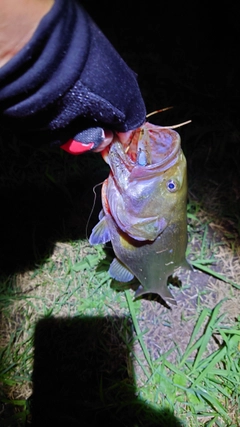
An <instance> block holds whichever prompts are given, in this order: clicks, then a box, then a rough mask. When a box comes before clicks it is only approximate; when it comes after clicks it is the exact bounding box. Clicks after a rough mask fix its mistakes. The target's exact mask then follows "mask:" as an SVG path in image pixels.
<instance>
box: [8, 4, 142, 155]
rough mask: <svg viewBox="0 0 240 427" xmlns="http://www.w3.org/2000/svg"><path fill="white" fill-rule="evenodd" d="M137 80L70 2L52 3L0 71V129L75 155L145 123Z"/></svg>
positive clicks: (83, 14) (90, 23) (91, 24)
mask: <svg viewBox="0 0 240 427" xmlns="http://www.w3.org/2000/svg"><path fill="white" fill-rule="evenodd" d="M145 116H146V111H145V105H144V102H143V99H142V96H141V93H140V89H139V86H138V84H137V80H136V75H135V74H134V72H133V71H132V70H130V68H129V67H128V66H127V65H126V63H125V62H124V61H123V60H122V58H121V57H120V56H119V55H118V53H117V52H116V51H115V50H114V48H113V47H112V45H111V44H110V43H109V41H108V40H107V39H106V38H105V37H104V35H103V34H102V33H101V31H100V30H99V29H98V27H97V26H96V25H95V23H94V22H93V21H92V20H91V18H90V17H89V16H88V14H87V13H86V11H85V10H84V9H83V8H81V7H80V6H79V5H78V3H76V2H75V1H74V0H56V1H55V3H54V5H53V7H52V8H51V10H50V11H49V12H48V13H47V14H46V15H45V16H44V17H43V19H42V20H41V22H40V24H39V25H38V27H37V29H36V31H35V32H34V34H33V36H32V38H31V40H30V41H29V42H28V43H27V44H26V45H25V46H24V47H23V48H22V49H21V50H20V51H19V52H18V53H17V54H16V55H15V56H14V57H13V58H12V59H11V60H10V61H9V62H7V63H6V64H5V65H4V66H3V67H2V68H0V127H3V128H4V129H9V131H10V130H14V133H15V134H18V135H20V136H21V137H26V138H30V139H31V141H32V143H36V141H38V140H43V139H44V141H46V140H47V141H48V140H49V141H50V142H51V141H56V140H57V141H59V144H60V145H61V146H62V148H63V149H65V150H67V151H69V152H71V153H73V154H80V153H82V152H84V151H88V150H89V149H90V150H94V151H99V150H101V149H102V148H104V146H105V145H106V144H107V143H109V142H111V140H112V137H113V133H115V132H127V131H130V130H132V129H136V128H137V127H139V126H141V125H142V123H143V122H144V121H145Z"/></svg>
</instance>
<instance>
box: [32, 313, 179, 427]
mask: <svg viewBox="0 0 240 427" xmlns="http://www.w3.org/2000/svg"><path fill="white" fill-rule="evenodd" d="M131 331H132V325H131V322H130V319H128V318H125V317H122V318H119V317H110V316H109V317H95V318H93V317H75V318H69V317H66V318H53V317H50V318H45V319H42V320H40V321H39V322H38V324H37V325H36V330H35V337H34V347H35V352H34V368H33V376H32V379H33V394H32V397H31V398H30V401H31V413H32V423H31V425H32V427H42V426H44V427H55V426H57V427H60V426H68V427H74V426H83V427H85V426H88V427H91V426H96V427H99V426H100V425H104V426H105V427H108V426H115V427H118V426H119V427H120V426H127V427H133V426H144V427H155V426H156V427H157V426H158V427H166V426H168V427H181V426H183V425H184V424H183V422H182V421H180V420H179V419H177V418H176V417H175V416H174V414H173V413H172V412H171V411H170V410H169V409H168V408H167V406H166V407H165V405H163V407H160V408H159V410H158V409H156V408H153V407H151V405H150V404H149V403H147V402H146V401H143V400H142V399H141V398H140V397H139V396H138V395H137V388H136V384H135V383H134V371H133V366H132V363H131V351H132V343H133V336H132V332H131Z"/></svg>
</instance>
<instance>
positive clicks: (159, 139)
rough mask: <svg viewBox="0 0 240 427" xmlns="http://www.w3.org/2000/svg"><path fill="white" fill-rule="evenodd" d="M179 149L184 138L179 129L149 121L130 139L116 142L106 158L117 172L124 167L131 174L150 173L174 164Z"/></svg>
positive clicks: (161, 170) (106, 154)
mask: <svg viewBox="0 0 240 427" xmlns="http://www.w3.org/2000/svg"><path fill="white" fill-rule="evenodd" d="M180 151H181V138H180V135H179V134H178V133H177V132H176V131H174V130H172V129H166V128H162V127H160V126H156V125H152V124H150V123H147V124H145V125H144V126H142V127H141V128H139V129H137V130H136V131H135V133H134V134H133V138H132V139H131V141H130V142H128V143H125V144H122V143H121V142H119V141H118V140H117V141H115V142H113V143H112V144H111V145H110V147H109V151H108V153H106V152H105V155H104V160H105V161H106V162H107V163H108V164H109V166H110V167H111V169H112V171H113V172H114V173H118V172H119V171H120V170H121V172H123V169H124V168H125V172H126V170H127V171H128V173H129V174H130V173H131V172H133V171H134V175H135V174H137V175H138V174H139V173H141V174H143V173H144V174H145V173H147V174H151V173H155V172H156V170H157V172H158V173H159V172H164V171H165V170H167V169H169V168H170V167H172V166H173V165H174V164H175V163H176V162H177V160H178V154H179V153H180ZM139 169H140V170H139ZM140 171H141V172H140ZM143 171H144V172H143Z"/></svg>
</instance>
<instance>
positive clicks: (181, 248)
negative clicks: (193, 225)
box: [110, 219, 187, 304]
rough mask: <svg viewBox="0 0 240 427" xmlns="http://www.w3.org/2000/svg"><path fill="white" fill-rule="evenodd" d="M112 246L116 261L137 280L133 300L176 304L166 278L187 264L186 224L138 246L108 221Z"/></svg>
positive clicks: (172, 226)
mask: <svg viewBox="0 0 240 427" xmlns="http://www.w3.org/2000/svg"><path fill="white" fill-rule="evenodd" d="M111 221H112V224H111V226H110V230H111V242H112V245H113V249H114V252H115V254H116V256H117V258H118V259H119V260H120V261H121V262H122V263H123V264H124V265H125V266H126V267H127V268H128V269H129V270H130V271H131V272H132V273H133V274H134V276H135V277H136V278H137V279H138V280H139V282H140V286H139V288H138V290H137V291H136V296H140V295H143V294H146V293H156V294H159V295H160V296H161V297H162V298H163V299H165V300H166V301H169V302H171V303H172V304H176V302H175V300H174V298H173V296H172V294H171V293H170V291H169V289H168V287H167V280H168V277H169V276H171V275H172V274H173V273H174V271H175V270H176V269H177V268H178V267H180V266H181V265H184V264H185V262H186V259H185V252H186V246H187V230H186V224H174V225H170V226H169V227H167V228H166V229H165V230H164V231H163V232H162V233H161V234H160V235H159V236H158V237H157V239H156V240H155V241H154V242H150V241H145V242H139V241H136V240H134V239H132V238H130V237H129V236H128V235H127V234H125V233H123V232H122V231H121V230H120V229H119V228H118V227H117V226H116V224H115V223H114V221H113V220H112V219H111Z"/></svg>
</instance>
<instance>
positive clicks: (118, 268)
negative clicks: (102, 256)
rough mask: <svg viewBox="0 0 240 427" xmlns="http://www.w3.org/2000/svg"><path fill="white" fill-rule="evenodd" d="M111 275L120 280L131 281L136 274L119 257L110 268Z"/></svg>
mask: <svg viewBox="0 0 240 427" xmlns="http://www.w3.org/2000/svg"><path fill="white" fill-rule="evenodd" d="M108 272H109V274H110V276H111V277H112V278H113V279H115V280H117V281H119V282H130V281H131V280H132V279H133V278H134V275H133V274H132V273H131V271H129V270H128V268H127V267H125V266H124V265H123V264H122V263H121V262H120V261H119V260H118V259H117V258H114V260H113V261H112V263H111V265H110V267H109V270H108Z"/></svg>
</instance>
